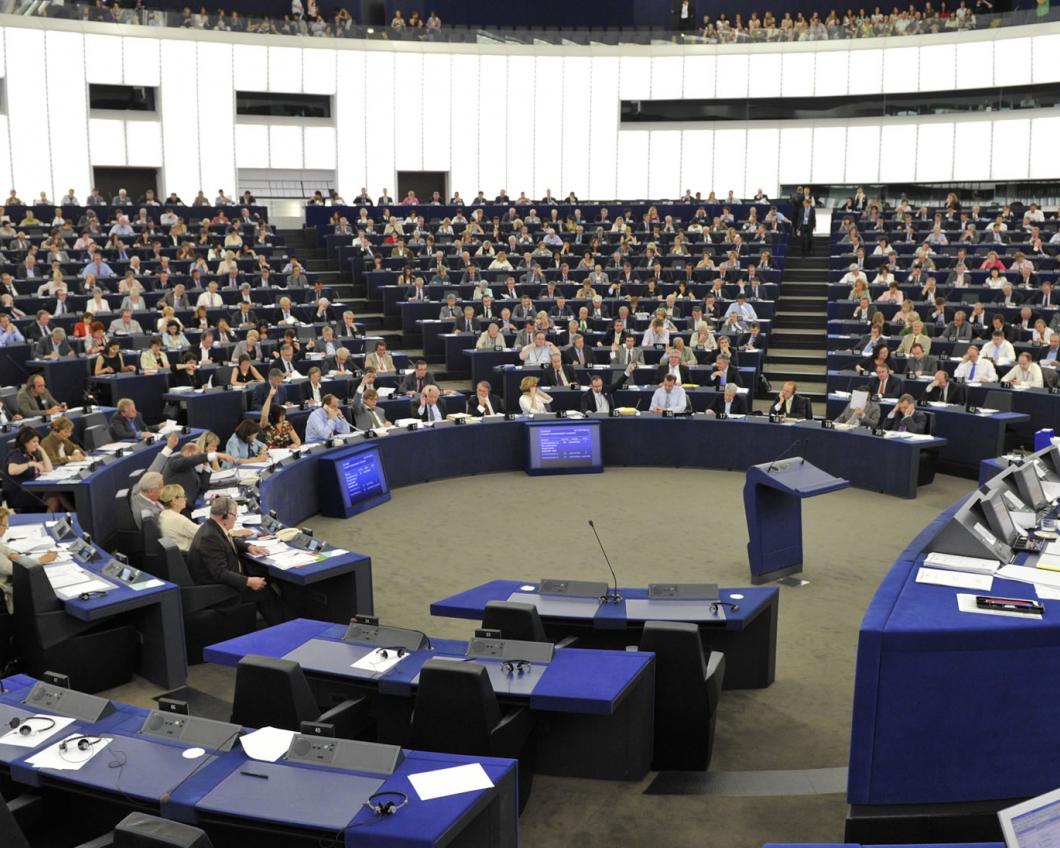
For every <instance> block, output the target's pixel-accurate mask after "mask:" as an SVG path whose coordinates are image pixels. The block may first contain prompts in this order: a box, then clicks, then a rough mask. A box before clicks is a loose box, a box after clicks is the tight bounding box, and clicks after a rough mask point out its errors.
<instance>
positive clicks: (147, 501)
mask: <svg viewBox="0 0 1060 848" xmlns="http://www.w3.org/2000/svg"><path fill="white" fill-rule="evenodd" d="M164 483H165V481H164V480H163V479H162V475H161V474H159V473H158V472H157V471H145V472H144V473H143V475H141V477H140V482H139V487H140V490H139V491H138V492H135V493H134V494H133V496H132V497H131V498H130V499H129V500H130V502H129V507H130V509H132V517H133V522H135V524H136V526H137V527H142V526H143V522H144V519H143V514H144V513H145V512H148V513H150V514H152V515H154V516H156V517H157V516H158V514H159V513H160V512H161V511H162V502H161V501H159V499H158V498H159V496H160V495H161V494H162V486H163V485H164Z"/></svg>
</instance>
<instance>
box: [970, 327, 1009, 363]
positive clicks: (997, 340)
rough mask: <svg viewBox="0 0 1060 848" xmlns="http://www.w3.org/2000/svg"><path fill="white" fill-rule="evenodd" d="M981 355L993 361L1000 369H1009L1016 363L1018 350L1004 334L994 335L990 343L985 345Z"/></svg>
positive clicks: (980, 352)
mask: <svg viewBox="0 0 1060 848" xmlns="http://www.w3.org/2000/svg"><path fill="white" fill-rule="evenodd" d="M979 355H980V356H982V357H983V358H985V359H989V360H991V361H992V362H993V363H994V365H996V366H997V367H998V368H1004V367H1008V366H1009V365H1011V364H1012V363H1014V362H1015V361H1016V349H1015V348H1014V347H1012V342H1010V341H1009V340H1008V339H1006V338H1005V334H1004V333H1000V332H997V333H994V335H993V337H991V339H990V341H988V342H987V343H986V344H985V345H983V349H982V350H981V351H979Z"/></svg>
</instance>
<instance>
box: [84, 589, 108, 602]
mask: <svg viewBox="0 0 1060 848" xmlns="http://www.w3.org/2000/svg"><path fill="white" fill-rule="evenodd" d="M106 594H107V593H106V592H105V591H99V590H95V591H92V592H82V593H81V594H80V595H78V596H77V599H78V600H79V601H91V600H92V599H93V598H102V597H104V596H105V595H106Z"/></svg>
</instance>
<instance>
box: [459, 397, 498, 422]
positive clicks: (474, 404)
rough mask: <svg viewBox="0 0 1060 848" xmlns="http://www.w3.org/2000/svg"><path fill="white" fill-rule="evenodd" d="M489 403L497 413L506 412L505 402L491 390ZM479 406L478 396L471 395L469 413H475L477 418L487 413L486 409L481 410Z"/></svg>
mask: <svg viewBox="0 0 1060 848" xmlns="http://www.w3.org/2000/svg"><path fill="white" fill-rule="evenodd" d="M489 404H490V409H492V410H493V412H494V413H495V414H501V413H503V412H504V405H503V404H504V402H503V401H502V400H501V399H500V398H499V397H497V396H496V395H495V394H493V392H490V395H489ZM478 407H479V403H478V396H477V395H471V397H469V398H468V399H467V414H468V415H473V416H474V417H475V418H481V417H482V416H483V415H485V414H486V413H485V411H481V412H480V411H479V408H478Z"/></svg>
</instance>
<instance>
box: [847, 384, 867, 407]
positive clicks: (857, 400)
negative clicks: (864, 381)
mask: <svg viewBox="0 0 1060 848" xmlns="http://www.w3.org/2000/svg"><path fill="white" fill-rule="evenodd" d="M868 399H869V393H868V392H867V391H865V390H864V389H858V390H857V391H853V392H851V393H850V408H851V409H864V408H865V404H866V403H867V402H868Z"/></svg>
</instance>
